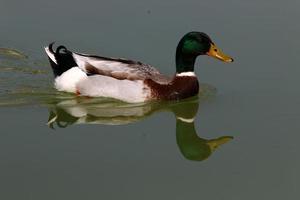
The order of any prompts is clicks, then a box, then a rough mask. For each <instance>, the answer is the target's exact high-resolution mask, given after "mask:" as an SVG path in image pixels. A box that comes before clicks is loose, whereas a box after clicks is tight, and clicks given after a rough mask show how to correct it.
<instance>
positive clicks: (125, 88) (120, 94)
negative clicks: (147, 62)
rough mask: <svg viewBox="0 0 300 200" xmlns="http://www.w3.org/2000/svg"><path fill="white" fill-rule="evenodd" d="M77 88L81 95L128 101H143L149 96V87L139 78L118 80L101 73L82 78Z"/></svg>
mask: <svg viewBox="0 0 300 200" xmlns="http://www.w3.org/2000/svg"><path fill="white" fill-rule="evenodd" d="M77 89H78V91H79V92H80V94H81V95H83V96H93V97H110V98H114V99H119V100H122V101H126V102H130V103H138V102H144V101H146V100H147V98H148V97H149V96H150V89H149V88H148V87H145V85H144V83H143V81H141V80H136V81H131V80H118V79H115V78H112V77H108V76H102V75H94V76H89V77H88V78H86V79H82V81H80V82H79V83H78V85H77Z"/></svg>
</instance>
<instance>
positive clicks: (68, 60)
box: [48, 42, 77, 77]
mask: <svg viewBox="0 0 300 200" xmlns="http://www.w3.org/2000/svg"><path fill="white" fill-rule="evenodd" d="M53 44H54V42H52V43H50V44H49V46H48V48H49V51H50V53H52V54H53V55H54V57H55V60H56V63H55V62H54V61H53V60H51V58H49V61H50V64H51V67H52V70H53V74H54V76H55V77H57V76H60V75H61V74H63V73H64V72H65V71H67V70H69V69H71V68H72V67H75V66H77V64H76V62H75V60H74V58H73V55H72V52H71V51H69V50H68V49H67V48H66V47H65V46H62V45H60V46H58V47H57V48H56V51H53Z"/></svg>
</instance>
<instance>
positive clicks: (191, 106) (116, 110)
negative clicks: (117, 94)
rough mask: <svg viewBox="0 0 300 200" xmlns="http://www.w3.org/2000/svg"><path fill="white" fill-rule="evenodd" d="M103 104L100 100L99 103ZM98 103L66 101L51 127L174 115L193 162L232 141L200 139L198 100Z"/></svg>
mask: <svg viewBox="0 0 300 200" xmlns="http://www.w3.org/2000/svg"><path fill="white" fill-rule="evenodd" d="M98 101H99V100H98ZM100 101H101V103H99V102H98V103H97V102H96V100H95V99H83V98H79V99H77V100H75V99H72V100H64V101H60V102H56V104H55V105H54V106H53V105H52V107H51V106H50V114H49V120H48V125H49V126H50V127H51V128H54V126H55V124H56V125H57V126H58V127H61V128H65V127H67V126H69V125H72V124H83V123H84V124H86V123H92V124H106V125H120V124H128V123H133V122H137V121H139V120H142V119H143V118H145V117H147V116H149V115H151V114H153V113H155V112H163V111H170V112H173V113H174V114H175V117H176V140H177V144H178V147H179V149H180V151H181V153H182V154H183V155H184V157H185V158H187V159H189V160H196V161H201V160H204V159H206V158H208V157H209V156H210V155H211V154H212V153H213V151H214V150H215V149H216V148H217V147H219V146H220V145H222V144H224V143H226V142H228V141H229V140H231V139H232V137H230V136H223V137H219V138H216V139H211V140H207V139H203V138H200V137H199V136H198V135H197V133H196V130H195V126H194V118H195V116H196V114H197V111H198V106H199V99H198V98H196V97H194V98H192V99H187V100H184V101H180V102H169V103H167V102H165V103H162V102H161V103H151V104H150V103H149V104H140V105H133V104H125V103H122V102H111V101H110V102H109V101H107V100H101V99H100Z"/></svg>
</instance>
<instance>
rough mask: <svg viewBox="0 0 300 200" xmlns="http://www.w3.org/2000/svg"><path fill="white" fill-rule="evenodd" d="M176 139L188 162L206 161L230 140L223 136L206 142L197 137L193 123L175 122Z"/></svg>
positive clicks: (228, 137) (178, 120) (229, 137)
mask: <svg viewBox="0 0 300 200" xmlns="http://www.w3.org/2000/svg"><path fill="white" fill-rule="evenodd" d="M176 139H177V144H178V147H179V149H180V151H181V153H182V155H183V156H184V157H185V158H186V159H188V160H195V161H202V160H205V159H207V158H208V157H209V156H210V155H211V154H212V152H213V151H214V150H215V149H216V148H218V147H219V146H220V145H222V144H225V143H226V142H228V141H230V140H231V139H232V137H231V136H223V137H220V138H217V139H212V140H206V139H203V138H200V137H198V135H197V133H196V130H195V126H194V122H192V123H187V122H183V121H181V120H180V119H177V120H176Z"/></svg>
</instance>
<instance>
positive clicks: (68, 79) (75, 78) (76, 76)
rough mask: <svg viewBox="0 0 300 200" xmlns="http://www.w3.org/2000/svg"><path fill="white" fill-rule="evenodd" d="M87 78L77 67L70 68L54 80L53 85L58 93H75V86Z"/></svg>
mask: <svg viewBox="0 0 300 200" xmlns="http://www.w3.org/2000/svg"><path fill="white" fill-rule="evenodd" d="M87 77H88V76H87V75H86V74H85V73H84V72H83V71H82V70H81V69H79V68H78V67H72V68H71V69H69V70H67V71H65V72H64V73H63V74H62V75H60V76H58V77H57V78H55V81H54V85H55V88H56V89H57V90H59V91H64V92H72V93H75V92H76V89H77V84H78V83H79V82H80V81H82V80H84V79H86V78H87Z"/></svg>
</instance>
